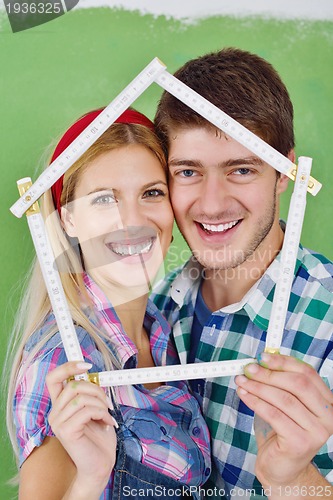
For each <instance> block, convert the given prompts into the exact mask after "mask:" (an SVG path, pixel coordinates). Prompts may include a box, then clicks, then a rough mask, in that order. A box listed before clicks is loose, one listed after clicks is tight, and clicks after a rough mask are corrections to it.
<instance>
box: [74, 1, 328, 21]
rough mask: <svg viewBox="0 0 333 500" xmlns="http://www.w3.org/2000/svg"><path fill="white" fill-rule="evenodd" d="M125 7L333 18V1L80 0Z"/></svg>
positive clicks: (182, 15)
mask: <svg viewBox="0 0 333 500" xmlns="http://www.w3.org/2000/svg"><path fill="white" fill-rule="evenodd" d="M99 6H108V7H122V8H124V9H126V10H139V11H140V12H142V13H143V14H145V13H151V14H154V15H161V14H164V15H166V16H171V17H174V18H178V19H189V20H191V19H198V18H204V17H209V16H214V15H219V14H220V15H236V16H249V15H260V16H265V17H276V18H279V19H295V18H296V19H297V18H299V19H323V20H330V19H333V0H80V1H79V3H78V5H77V7H75V8H76V9H78V8H85V7H99Z"/></svg>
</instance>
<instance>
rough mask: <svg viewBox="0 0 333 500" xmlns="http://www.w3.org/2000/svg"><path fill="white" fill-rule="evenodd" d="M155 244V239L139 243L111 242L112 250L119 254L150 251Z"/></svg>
mask: <svg viewBox="0 0 333 500" xmlns="http://www.w3.org/2000/svg"><path fill="white" fill-rule="evenodd" d="M152 245H153V239H152V238H151V239H150V240H149V241H145V242H143V243H140V244H139V245H124V244H121V243H111V244H109V246H110V248H111V250H112V251H113V252H114V253H116V254H118V255H122V256H124V255H135V254H143V253H148V252H149V251H150V249H151V247H152Z"/></svg>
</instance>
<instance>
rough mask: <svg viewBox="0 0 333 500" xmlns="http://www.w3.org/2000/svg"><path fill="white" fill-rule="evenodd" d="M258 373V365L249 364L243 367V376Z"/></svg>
mask: <svg viewBox="0 0 333 500" xmlns="http://www.w3.org/2000/svg"><path fill="white" fill-rule="evenodd" d="M258 371H259V365H257V363H250V364H249V365H246V366H245V367H244V373H245V375H247V374H250V375H254V374H255V373H258Z"/></svg>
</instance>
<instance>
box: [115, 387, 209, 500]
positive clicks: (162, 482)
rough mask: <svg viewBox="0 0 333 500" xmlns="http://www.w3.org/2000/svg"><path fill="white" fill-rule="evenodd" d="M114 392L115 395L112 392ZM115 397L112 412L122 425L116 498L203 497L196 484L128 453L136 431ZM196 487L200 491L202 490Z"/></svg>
mask: <svg viewBox="0 0 333 500" xmlns="http://www.w3.org/2000/svg"><path fill="white" fill-rule="evenodd" d="M110 392H111V394H112V391H110ZM111 397H112V396H111ZM112 400H113V405H114V410H109V411H110V413H111V415H112V416H113V417H114V418H115V420H116V421H117V423H118V425H119V428H118V429H116V433H117V460H116V464H115V466H114V469H113V470H114V479H113V489H112V497H111V498H112V500H127V499H130V498H136V497H139V498H140V497H141V498H151V499H156V500H157V499H158V500H161V499H163V498H168V499H170V500H173V499H174V500H179V499H181V498H187V499H191V498H192V499H196V498H200V497H199V487H198V488H194V487H193V486H192V488H191V487H190V486H188V485H185V484H182V483H180V482H179V481H176V479H173V478H171V477H169V476H167V475H165V474H162V473H160V472H158V471H156V470H154V469H152V468H150V467H148V466H147V465H144V464H143V463H141V462H138V461H137V460H135V459H134V458H132V457H130V456H129V455H127V453H126V449H125V440H126V437H127V438H128V437H129V436H131V434H132V433H131V431H130V430H129V429H128V428H127V427H126V426H125V424H124V421H123V417H122V415H121V412H120V409H119V407H118V405H117V403H116V402H115V401H114V398H113V397H112ZM195 490H198V492H197V491H195Z"/></svg>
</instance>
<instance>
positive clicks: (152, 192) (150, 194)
mask: <svg viewBox="0 0 333 500" xmlns="http://www.w3.org/2000/svg"><path fill="white" fill-rule="evenodd" d="M158 196H165V192H164V191H162V189H148V191H145V192H144V193H143V197H144V198H157V197H158Z"/></svg>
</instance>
